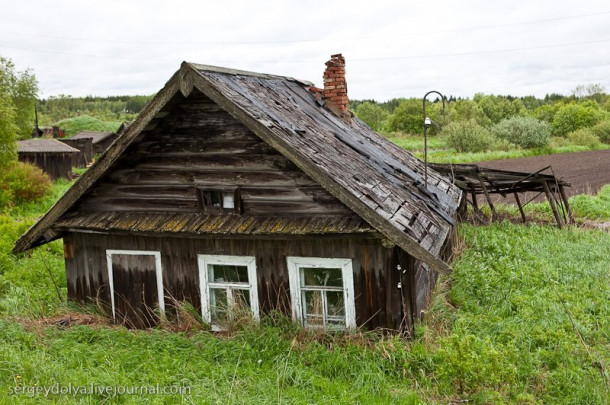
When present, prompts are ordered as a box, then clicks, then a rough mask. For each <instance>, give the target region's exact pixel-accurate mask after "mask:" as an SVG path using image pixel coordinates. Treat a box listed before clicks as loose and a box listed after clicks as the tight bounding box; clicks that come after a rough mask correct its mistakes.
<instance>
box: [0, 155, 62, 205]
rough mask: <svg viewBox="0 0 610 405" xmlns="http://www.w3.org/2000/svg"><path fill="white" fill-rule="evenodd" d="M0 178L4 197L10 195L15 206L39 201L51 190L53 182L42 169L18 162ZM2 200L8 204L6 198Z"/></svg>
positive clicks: (0, 186)
mask: <svg viewBox="0 0 610 405" xmlns="http://www.w3.org/2000/svg"><path fill="white" fill-rule="evenodd" d="M0 176H1V177H0V188H2V190H3V192H2V195H3V196H5V195H6V194H7V193H8V194H9V195H10V196H11V199H12V200H13V202H14V203H15V204H23V203H25V202H28V201H34V200H37V199H39V198H40V197H42V196H44V195H45V194H46V193H47V192H48V191H49V190H50V188H51V180H49V178H48V177H47V175H46V174H44V173H43V172H42V170H41V169H39V168H38V167H36V166H32V165H30V164H27V163H23V162H17V163H16V164H15V165H14V166H12V167H11V168H10V169H8V170H7V171H6V172H4V173H2V174H0ZM2 200H4V201H3V202H5V203H6V202H7V201H6V198H2Z"/></svg>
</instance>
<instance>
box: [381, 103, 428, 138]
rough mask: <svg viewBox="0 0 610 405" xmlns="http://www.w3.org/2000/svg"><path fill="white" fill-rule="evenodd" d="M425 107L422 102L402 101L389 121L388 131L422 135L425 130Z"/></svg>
mask: <svg viewBox="0 0 610 405" xmlns="http://www.w3.org/2000/svg"><path fill="white" fill-rule="evenodd" d="M423 111H424V110H423V107H422V102H421V100H418V99H409V100H404V101H402V102H401V103H400V104H399V105H398V107H396V108H395V109H394V112H393V113H392V115H390V117H389V119H388V129H389V130H390V131H392V132H405V133H408V134H420V133H422V132H423V130H424V118H423Z"/></svg>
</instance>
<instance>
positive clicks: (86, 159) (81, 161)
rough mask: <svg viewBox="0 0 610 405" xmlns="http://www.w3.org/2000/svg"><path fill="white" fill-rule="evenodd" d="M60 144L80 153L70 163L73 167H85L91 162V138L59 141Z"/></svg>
mask: <svg viewBox="0 0 610 405" xmlns="http://www.w3.org/2000/svg"><path fill="white" fill-rule="evenodd" d="M60 142H63V143H65V144H66V145H68V146H71V147H73V148H75V149H78V150H79V151H80V153H79V154H78V155H76V156H75V158H74V162H73V163H72V165H73V166H74V167H87V165H89V164H90V163H91V162H93V138H79V139H61V140H60Z"/></svg>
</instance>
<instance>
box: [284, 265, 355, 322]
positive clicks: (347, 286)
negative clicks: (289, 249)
mask: <svg viewBox="0 0 610 405" xmlns="http://www.w3.org/2000/svg"><path fill="white" fill-rule="evenodd" d="M286 262H287V265H288V280H289V283H290V299H291V302H292V319H293V320H295V321H297V322H299V323H300V324H301V325H305V317H304V314H303V291H302V290H301V274H300V271H301V270H300V269H301V268H302V267H318V268H340V269H341V277H342V280H343V302H344V303H345V328H346V329H349V328H355V327H356V303H355V299H354V297H355V295H354V273H353V267H352V259H336V258H335V259H330V258H324V257H296V256H288V257H287V258H286Z"/></svg>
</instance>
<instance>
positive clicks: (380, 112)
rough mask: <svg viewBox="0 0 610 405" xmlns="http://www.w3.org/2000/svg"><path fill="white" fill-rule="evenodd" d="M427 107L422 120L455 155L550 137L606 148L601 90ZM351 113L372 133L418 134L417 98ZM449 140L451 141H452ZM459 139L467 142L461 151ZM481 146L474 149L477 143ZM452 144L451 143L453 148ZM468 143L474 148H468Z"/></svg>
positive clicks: (609, 128)
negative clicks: (447, 142)
mask: <svg viewBox="0 0 610 405" xmlns="http://www.w3.org/2000/svg"><path fill="white" fill-rule="evenodd" d="M446 101H447V102H446V107H445V109H443V103H442V102H441V100H440V99H438V98H437V99H436V100H432V101H430V102H427V104H426V115H428V116H429V117H430V118H432V120H433V121H435V122H436V123H437V126H433V127H432V128H431V131H430V133H431V134H434V133H438V132H439V129H440V128H442V131H443V133H444V134H446V135H449V140H450V145H451V146H453V147H455V148H456V149H457V150H459V151H472V152H474V151H482V150H486V149H507V148H510V147H511V146H521V147H526V148H529V147H544V146H546V145H547V144H548V143H549V141H550V139H551V135H552V136H556V137H568V138H574V140H575V142H576V143H583V144H590V143H595V142H598V143H599V142H604V143H610V95H609V94H607V93H606V92H605V89H604V88H603V86H601V85H599V84H591V85H587V86H585V85H580V86H578V87H576V88H575V89H574V90H573V91H572V94H570V95H568V96H565V95H561V94H556V93H553V94H547V95H546V96H545V97H544V98H536V97H534V96H527V97H513V96H502V95H493V94H483V93H477V94H475V95H474V97H473V98H472V99H470V98H455V97H449V98H448V99H447V100H446ZM350 110H351V111H353V112H354V114H355V115H356V116H357V117H358V118H360V119H361V120H363V121H364V122H366V123H367V124H368V125H369V126H371V127H372V128H373V129H375V130H376V131H380V132H382V133H383V132H389V133H397V132H398V133H405V134H413V135H417V134H422V133H423V121H424V117H423V105H422V99H421V98H398V99H392V100H389V101H387V102H376V101H375V100H353V101H350ZM452 135H453V136H452ZM460 138H462V139H463V138H469V139H471V141H472V142H469V141H467V144H466V145H459V144H457V142H459V141H460ZM478 140H483V142H482V143H480V144H477V145H475V143H476V142H475V141H478ZM452 141H455V142H454V143H453V144H452V143H451V142H452ZM470 143H472V144H470Z"/></svg>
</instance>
